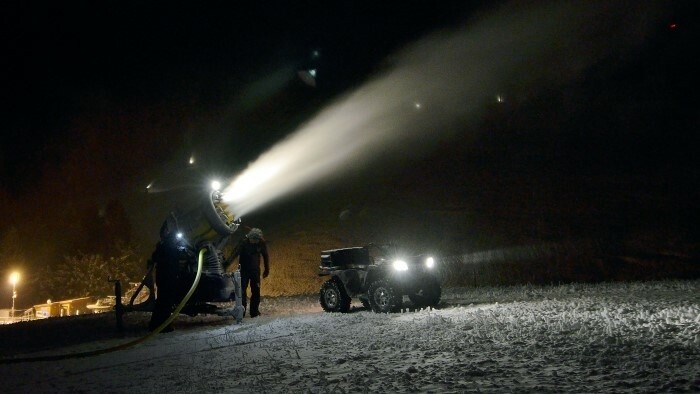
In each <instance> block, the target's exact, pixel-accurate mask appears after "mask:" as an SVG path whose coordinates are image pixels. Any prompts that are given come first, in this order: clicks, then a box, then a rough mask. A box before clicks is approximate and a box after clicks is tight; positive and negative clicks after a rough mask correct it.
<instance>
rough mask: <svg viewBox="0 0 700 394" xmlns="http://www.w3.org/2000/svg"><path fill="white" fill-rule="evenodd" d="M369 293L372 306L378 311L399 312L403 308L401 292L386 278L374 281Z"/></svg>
mask: <svg viewBox="0 0 700 394" xmlns="http://www.w3.org/2000/svg"><path fill="white" fill-rule="evenodd" d="M367 295H369V305H370V307H371V308H372V310H373V311H375V312H377V313H389V312H398V311H399V310H400V309H401V298H402V296H401V294H398V293H397V292H396V290H395V289H394V288H393V287H392V286H391V285H390V284H389V283H388V282H387V281H385V280H378V281H376V282H374V283H372V284H371V285H370V286H369V289H368V290H367Z"/></svg>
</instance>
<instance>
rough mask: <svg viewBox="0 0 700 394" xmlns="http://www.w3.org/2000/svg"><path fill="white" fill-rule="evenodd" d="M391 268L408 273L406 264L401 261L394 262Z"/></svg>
mask: <svg viewBox="0 0 700 394" xmlns="http://www.w3.org/2000/svg"><path fill="white" fill-rule="evenodd" d="M393 267H394V269H395V270H397V271H408V264H406V262H405V261H403V260H395V261H394V264H393Z"/></svg>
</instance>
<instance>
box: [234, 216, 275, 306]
mask: <svg viewBox="0 0 700 394" xmlns="http://www.w3.org/2000/svg"><path fill="white" fill-rule="evenodd" d="M261 256H262V260H263V265H264V270H263V272H262V277H263V278H267V276H268V275H269V274H270V256H269V255H268V253H267V243H266V242H265V238H263V233H262V231H261V230H260V229H259V228H252V229H251V230H250V231H249V232H248V234H247V235H246V236H245V237H243V239H241V240H240V242H238V245H236V247H235V249H234V251H233V254H232V255H231V257H230V258H229V261H233V259H235V258H236V257H238V258H239V259H238V263H239V265H240V269H241V291H242V293H243V294H242V296H243V299H242V303H243V307H244V308H246V311H248V313H249V315H250V317H257V316H260V309H259V307H260V257H261ZM248 286H250V293H251V294H250V309H248V307H247V298H248V297H247V292H248V290H247V289H248Z"/></svg>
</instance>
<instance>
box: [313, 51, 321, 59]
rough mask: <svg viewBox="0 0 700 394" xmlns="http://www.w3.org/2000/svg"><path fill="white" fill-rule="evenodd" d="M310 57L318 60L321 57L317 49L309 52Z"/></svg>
mask: <svg viewBox="0 0 700 394" xmlns="http://www.w3.org/2000/svg"><path fill="white" fill-rule="evenodd" d="M311 56H312V57H314V58H318V57H320V56H321V52H320V51H319V50H318V49H317V50H315V51H313V52H311Z"/></svg>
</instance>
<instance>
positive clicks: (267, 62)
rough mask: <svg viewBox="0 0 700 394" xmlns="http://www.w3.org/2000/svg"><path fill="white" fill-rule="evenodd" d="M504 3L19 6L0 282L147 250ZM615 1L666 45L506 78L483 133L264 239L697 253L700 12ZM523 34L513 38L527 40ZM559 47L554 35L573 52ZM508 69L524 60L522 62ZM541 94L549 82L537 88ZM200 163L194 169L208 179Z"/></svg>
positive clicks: (332, 195) (327, 195)
mask: <svg viewBox="0 0 700 394" xmlns="http://www.w3.org/2000/svg"><path fill="white" fill-rule="evenodd" d="M540 3H541V2H539V3H538V2H520V3H519V4H520V6H521V7H522V6H523V5H526V6H527V5H539V4H540ZM574 3H575V2H574ZM586 3H590V2H581V3H576V4H579V5H580V4H586ZM501 4H507V3H504V2H465V1H454V2H451V1H450V2H350V1H342V2H311V1H309V2H304V1H300V2H270V1H264V2H243V3H241V2H236V3H235V6H233V5H232V3H215V4H206V6H205V5H202V4H194V3H191V4H186V5H177V6H172V5H164V4H161V5H158V6H156V5H152V4H148V3H144V2H114V3H111V2H108V3H104V2H101V3H99V4H97V5H96V4H95V3H89V2H85V3H74V2H71V3H47V4H39V3H30V4H26V2H10V3H6V4H3V5H2V6H0V7H1V9H0V18H2V23H1V24H0V25H1V26H2V27H0V29H2V35H1V37H2V39H1V40H2V41H1V43H0V45H1V47H0V51H2V56H0V59H1V60H0V65H1V66H0V67H1V69H2V74H1V75H2V77H1V78H2V95H3V100H2V102H3V106H2V108H3V111H2V112H3V117H2V123H3V126H2V127H3V133H2V144H1V145H0V180H1V187H2V188H1V189H0V204H1V205H2V206H1V207H0V212H2V214H3V222H2V225H0V240H2V243H0V247H3V248H4V249H3V250H0V258H3V259H4V260H5V261H3V262H2V263H0V267H2V268H6V269H9V268H7V267H9V265H11V264H10V263H9V262H8V261H9V260H11V259H24V260H25V261H29V262H27V263H24V264H27V265H30V266H31V265H36V264H51V262H52V261H56V260H57V259H59V260H60V259H61V258H62V256H63V255H66V254H72V253H74V252H75V250H82V251H90V250H91V249H94V248H91V246H89V245H90V244H91V243H95V244H97V243H99V242H101V240H102V241H104V239H102V238H100V237H99V236H97V235H95V234H94V233H95V232H100V231H103V230H104V228H105V227H104V226H107V227H108V228H111V229H112V230H110V231H122V232H124V233H125V234H126V235H125V238H127V239H126V240H127V241H128V242H130V243H132V244H134V245H136V246H137V248H138V249H139V250H141V251H143V252H144V253H147V252H148V251H149V250H150V248H151V246H152V245H153V242H155V240H156V237H157V230H158V228H159V227H160V223H161V221H162V220H163V218H164V216H165V214H166V213H167V211H168V210H170V209H171V208H172V207H173V205H174V204H175V203H177V202H179V201H181V200H182V199H187V197H185V196H184V195H186V194H188V193H191V192H193V190H194V191H195V193H196V191H197V190H199V189H198V188H200V187H203V185H206V183H207V182H208V179H209V178H211V177H212V176H223V177H230V176H232V175H233V174H234V173H236V172H238V171H241V170H242V169H244V168H245V167H246V166H247V164H248V163H249V162H252V161H254V160H255V159H256V158H257V157H258V156H259V155H260V154H262V153H263V152H265V151H266V150H267V149H268V148H269V147H270V146H272V145H274V144H275V142H277V141H278V140H281V139H283V138H284V137H285V136H287V135H288V134H290V133H291V132H292V131H294V130H295V129H296V127H297V126H299V125H300V124H303V123H304V122H305V121H307V120H308V119H310V118H312V117H313V115H314V114H315V113H317V112H318V111H319V110H321V109H322V108H324V106H325V105H326V104H327V103H329V102H331V100H334V99H337V98H338V97H342V95H343V94H345V93H347V92H350V91H353V89H355V88H357V87H360V86H362V84H363V82H366V81H368V80H369V79H371V78H372V76H375V75H377V74H379V73H380V72H381V70H384V69H385V68H387V67H390V65H391V64H392V61H393V60H392V59H394V55H393V54H394V53H396V52H395V51H397V50H399V49H400V48H403V47H404V46H405V45H409V46H410V45H411V44H412V43H413V42H415V41H417V40H419V39H421V38H422V37H424V36H425V35H426V34H429V33H431V32H433V31H435V29H442V30H450V29H459V28H462V27H463V26H469V24H470V23H475V21H478V20H479V19H480V16H481V15H483V14H488V13H489V12H492V11H493V9H496V8H498V6H500V5H501ZM596 4H598V5H600V6H602V7H603V8H605V7H607V6H610V7H611V8H615V7H625V4H627V5H629V8H628V9H629V12H626V13H624V14H623V15H624V18H622V19H625V20H626V23H631V24H630V26H636V24H637V22H638V24H648V27H647V28H646V29H645V30H643V31H640V32H636V33H634V34H632V33H630V36H634V38H635V40H634V41H635V42H634V43H633V44H629V45H627V46H625V50H624V51H622V50H620V51H619V52H616V51H615V46H614V45H613V44H610V43H609V42H608V43H607V45H609V48H608V50H607V52H600V54H599V55H598V56H593V57H591V59H589V61H587V62H581V63H580V65H578V64H577V65H575V66H576V67H577V68H576V67H574V66H572V67H573V68H576V75H575V77H571V78H566V79H562V80H558V82H557V83H556V84H549V83H550V82H551V80H553V79H556V78H554V77H553V78H549V77H548V75H550V74H552V75H557V73H558V72H560V71H561V70H562V69H564V68H565V67H563V66H562V65H567V64H570V63H575V62H573V61H572V62H567V61H566V59H561V58H560V59H554V58H552V59H550V58H546V57H542V59H540V60H541V62H542V63H539V64H538V65H537V72H534V71H535V69H534V67H535V66H533V69H532V70H533V73H532V74H531V75H530V76H529V77H528V78H524V79H528V80H529V82H528V83H529V85H526V84H524V83H522V84H521V83H519V82H520V81H521V79H523V78H519V77H517V76H513V77H512V78H511V79H505V78H504V80H505V81H506V82H507V83H506V84H505V85H507V86H512V87H513V89H512V93H513V94H512V95H511V96H508V95H506V100H505V102H504V103H502V104H503V105H500V103H495V102H494V103H490V104H488V105H487V106H486V107H485V108H484V109H483V111H481V112H480V114H479V118H478V120H475V119H470V120H468V121H464V122H463V123H464V126H455V125H454V122H453V123H451V125H450V127H452V128H455V127H457V128H459V127H463V129H464V130H467V129H468V130H469V131H470V134H469V137H468V138H466V137H459V136H463V135H466V134H460V133H457V132H456V133H452V134H451V135H453V136H454V135H456V136H457V137H455V138H451V139H444V140H441V141H438V142H436V143H435V146H433V147H432V148H431V150H430V151H429V152H423V153H421V154H420V155H407V156H406V158H405V160H391V161H389V162H388V163H382V164H381V165H379V166H375V167H371V166H370V167H369V168H366V169H362V170H357V171H355V172H351V173H350V174H349V175H348V176H347V177H346V178H344V179H345V180H346V182H337V180H336V182H335V183H332V184H331V183H328V184H325V183H324V184H319V185H316V186H313V187H312V188H311V189H312V190H310V191H307V192H306V193H305V194H300V195H299V196H296V198H295V199H290V200H285V201H281V202H276V203H275V204H272V205H270V206H269V207H266V209H263V210H261V211H260V212H257V213H256V214H255V215H253V216H252V220H253V222H254V223H252V224H255V225H262V226H266V227H272V226H274V223H275V221H276V220H277V221H291V222H296V223H302V222H303V221H301V220H302V219H303V220H307V221H308V223H313V221H314V220H317V219H318V220H327V221H328V222H332V221H334V220H338V216H337V215H338V213H339V212H341V211H343V210H344V209H346V208H351V210H352V211H353V213H354V214H355V217H356V218H357V219H355V220H356V221H357V222H356V224H357V225H358V226H359V228H362V227H371V226H376V225H377V224H378V223H382V220H381V219H378V218H377V217H380V216H382V214H385V215H391V216H396V217H399V219H397V220H396V221H395V222H394V223H395V225H394V227H392V229H395V228H411V229H412V231H415V232H421V231H427V232H430V231H433V232H434V231H438V235H439V236H441V237H444V236H445V234H447V233H449V234H451V235H450V237H452V238H454V239H455V240H467V243H470V244H472V245H488V244H490V243H497V241H503V242H513V243H518V242H524V241H529V240H532V239H542V238H544V239H551V238H557V237H559V238H561V237H567V236H572V237H580V236H586V235H587V234H589V233H592V232H596V231H597V229H599V228H604V229H605V230H606V231H611V232H614V233H615V234H617V233H619V232H620V231H622V232H624V231H623V230H620V227H629V226H632V224H634V225H638V226H640V227H643V228H645V229H647V228H664V229H673V231H677V232H678V233H679V234H681V235H678V237H680V238H682V239H685V240H687V239H688V238H690V239H693V237H697V234H696V233H693V231H691V230H689V228H690V227H691V223H692V221H693V220H694V219H697V218H698V213H697V208H696V207H695V205H694V202H695V201H697V197H698V195H697V192H695V191H694V190H695V189H696V188H697V187H696V186H695V185H697V182H698V180H700V179H699V178H700V177H699V171H698V164H699V163H698V158H697V154H696V151H697V148H698V146H700V145H699V144H698V142H699V138H698V126H699V123H700V122H699V115H698V111H697V108H698V93H697V87H698V77H697V70H698V69H700V67H698V66H700V64H698V61H697V60H695V58H696V57H697V41H696V38H697V37H698V34H697V33H698V21H699V19H698V12H697V9H696V8H697V7H696V5H695V4H694V2H693V1H675V2H659V3H651V2H649V4H654V5H655V6H656V7H655V8H654V11H649V12H643V11H640V10H639V9H638V7H636V6H635V4H637V3H636V2H627V3H625V2H599V3H596ZM613 6H614V7H613ZM552 18H554V21H552ZM556 18H557V17H556V16H552V15H549V14H545V13H543V14H542V15H539V16H538V17H537V18H534V19H531V20H529V21H530V23H532V24H533V25H534V29H533V27H532V26H530V27H522V28H523V29H524V31H527V29H531V30H532V31H537V29H536V27H537V25H538V24H539V23H542V25H548V26H549V25H554V26H556V25H557V24H558V23H559V24H561V25H565V24H566V23H567V22H566V20H563V19H562V20H561V21H559V20H558V19H556ZM507 21H508V20H507V19H506V20H505V22H503V29H504V31H505V30H510V29H517V28H521V26H514V25H509V24H508V23H507ZM630 21H632V22H630ZM605 23H609V24H610V25H611V26H610V29H611V30H615V29H617V30H623V31H624V29H626V28H627V25H624V24H623V21H620V26H623V27H622V28H621V27H620V26H617V21H615V20H614V19H612V20H606V22H605ZM601 24H602V22H601V23H598V22H596V21H594V20H591V21H590V25H601ZM614 25H615V26H614ZM583 26H585V24H584V25H583ZM605 31H606V30H605V29H604V28H601V27H600V26H597V30H595V31H594V33H595V34H597V35H594V33H591V36H584V37H586V39H587V40H588V39H590V42H588V41H587V42H580V43H577V44H576V45H578V44H580V45H581V46H582V47H589V46H590V48H591V49H590V50H591V51H593V50H594V49H596V48H597V46H596V45H595V44H596V43H597V42H598V41H600V42H601V43H602V42H606V41H612V40H613V38H612V35H611V39H610V40H607V37H605V34H601V32H605ZM486 37H488V36H486ZM558 39H559V37H556V36H551V37H549V36H548V37H547V40H548V41H551V42H553V43H554V47H556V43H557V42H558V41H557V40H558ZM562 42H564V40H562ZM478 44H479V45H480V46H483V47H485V48H488V46H489V45H490V44H491V42H490V40H483V42H480V43H478ZM562 45H564V44H562ZM568 45H571V44H568ZM601 45H602V44H601ZM610 48H612V49H610ZM315 53H316V54H317V56H315V55H314V54H315ZM524 53H527V51H524ZM564 53H567V52H564ZM474 56H477V57H478V56H482V53H480V52H475V53H474ZM499 56H502V57H504V58H509V56H510V59H509V61H511V62H515V60H517V59H515V56H517V55H516V54H515V52H514V53H512V54H509V53H500V54H499ZM309 68H315V69H317V70H318V77H317V80H316V86H315V87H311V86H308V85H306V84H304V83H303V82H302V81H301V80H300V79H299V78H298V77H297V71H299V70H305V69H309ZM471 71H472V70H464V75H465V77H464V78H465V80H466V79H468V78H470V77H474V74H475V73H474V72H471ZM562 74H563V71H562ZM475 79H476V80H479V78H478V77H477V78H475ZM482 79H486V76H484V78H482ZM540 80H542V81H548V82H542V84H541V85H542V86H539V87H538V89H532V88H531V87H532V86H537V85H540V84H539V83H538V81H540ZM455 85H459V83H458V81H456V83H455ZM489 94H490V93H489ZM466 124H468V126H466ZM460 130H461V129H460ZM329 154H332V152H329ZM192 155H193V156H194V157H195V159H196V164H195V165H189V164H188V162H187V160H188V159H189V158H190V157H191V156H192ZM348 165H349V166H352V165H351V164H348ZM149 184H152V189H151V191H152V192H151V193H146V185H149ZM153 191H157V192H153ZM321 201H324V202H326V204H325V205H323V204H321ZM401 212H404V215H405V216H407V217H404V216H402V214H401ZM405 212H410V214H406V213H405ZM450 212H452V213H450ZM455 212H457V213H455ZM324 215H326V216H324ZM446 216H449V218H448V219H445V217H446ZM344 217H345V218H347V216H344ZM319 218H321V219H319ZM256 221H257V222H256ZM384 222H386V220H384ZM95 223H101V224H99V225H97V224H95ZM303 223H306V222H303ZM308 223H307V224H304V225H309V224H308ZM100 226H103V227H100ZM110 226H111V227H110ZM446 226H447V227H450V226H452V228H450V229H449V230H444V228H445V227H446ZM436 228H438V229H440V228H442V230H436ZM387 231H388V230H387ZM440 231H442V232H440ZM640 231H641V230H640ZM372 233H373V232H372V231H369V232H368V234H372ZM374 233H376V234H383V233H382V231H378V230H377V231H375V232H374ZM455 233H456V235H454V234H455ZM689 234H690V235H689ZM485 239H489V240H492V242H489V241H485ZM493 240H496V241H493ZM455 242H457V241H455Z"/></svg>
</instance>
